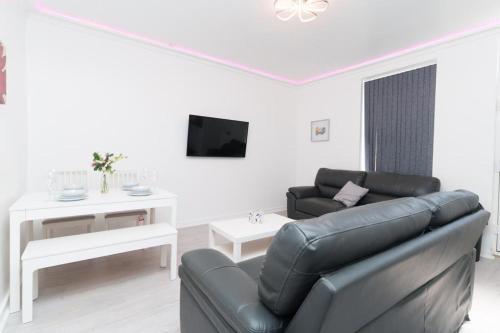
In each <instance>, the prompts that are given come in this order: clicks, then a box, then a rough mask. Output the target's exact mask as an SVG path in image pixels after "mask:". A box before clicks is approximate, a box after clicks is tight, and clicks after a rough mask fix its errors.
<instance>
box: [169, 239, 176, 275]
mask: <svg viewBox="0 0 500 333" xmlns="http://www.w3.org/2000/svg"><path fill="white" fill-rule="evenodd" d="M175 279H177V238H176V239H175V240H174V241H173V242H172V244H170V280H175Z"/></svg>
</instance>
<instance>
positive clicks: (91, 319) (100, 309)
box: [5, 226, 500, 333]
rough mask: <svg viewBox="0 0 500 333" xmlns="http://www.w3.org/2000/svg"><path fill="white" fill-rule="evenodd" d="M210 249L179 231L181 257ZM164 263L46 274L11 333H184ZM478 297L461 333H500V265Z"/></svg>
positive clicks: (485, 272) (13, 320)
mask: <svg viewBox="0 0 500 333" xmlns="http://www.w3.org/2000/svg"><path fill="white" fill-rule="evenodd" d="M207 246H208V228H207V226H199V227H193V228H185V229H180V230H179V258H180V256H181V255H182V253H184V252H186V251H189V250H193V249H196V248H203V247H207ZM159 262H160V251H159V249H148V250H141V251H135V252H129V253H125V254H119V255H114V256H110V257H105V258H101V259H94V260H88V261H84V262H79V263H73V264H67V265H63V266H58V267H53V268H48V269H45V270H43V271H41V272H40V295H39V298H38V299H37V300H36V301H35V304H34V320H33V322H31V323H28V324H24V325H23V324H22V323H21V315H20V313H16V314H13V315H11V316H10V317H9V319H8V322H7V326H6V327H5V333H14V332H16V333H32V332H37V333H49V332H50V333H56V332H64V333H68V332H71V333H80V332H97V333H99V332H121V333H128V332H130V333H132V332H151V333H156V332H168V333H172V332H179V331H180V330H179V285H180V281H179V279H177V280H176V281H170V280H169V268H167V269H161V268H160V267H159ZM474 294H475V295H474V305H473V310H472V313H471V317H472V321H471V322H469V323H466V324H465V325H464V327H463V329H462V331H461V333H488V332H500V322H499V321H498V319H497V318H498V315H499V313H500V260H485V259H482V260H481V262H479V263H478V265H477V272H476V286H475V290H474ZM200 333H202V332H200Z"/></svg>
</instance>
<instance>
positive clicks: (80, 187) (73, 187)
mask: <svg viewBox="0 0 500 333" xmlns="http://www.w3.org/2000/svg"><path fill="white" fill-rule="evenodd" d="M70 190H84V187H83V185H76V184H71V185H66V186H64V191H70Z"/></svg>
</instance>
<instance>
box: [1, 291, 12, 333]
mask: <svg viewBox="0 0 500 333" xmlns="http://www.w3.org/2000/svg"><path fill="white" fill-rule="evenodd" d="M9 312H10V311H9V292H7V293H6V294H5V296H4V298H3V300H2V302H1V303H0V333H2V332H3V329H4V328H5V324H7V318H9Z"/></svg>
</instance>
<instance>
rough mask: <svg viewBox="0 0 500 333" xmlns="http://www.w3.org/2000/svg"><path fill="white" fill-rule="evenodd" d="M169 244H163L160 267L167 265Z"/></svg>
mask: <svg viewBox="0 0 500 333" xmlns="http://www.w3.org/2000/svg"><path fill="white" fill-rule="evenodd" d="M167 250H168V248H167V245H163V246H161V247H160V267H161V268H165V267H167Z"/></svg>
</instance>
